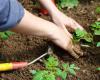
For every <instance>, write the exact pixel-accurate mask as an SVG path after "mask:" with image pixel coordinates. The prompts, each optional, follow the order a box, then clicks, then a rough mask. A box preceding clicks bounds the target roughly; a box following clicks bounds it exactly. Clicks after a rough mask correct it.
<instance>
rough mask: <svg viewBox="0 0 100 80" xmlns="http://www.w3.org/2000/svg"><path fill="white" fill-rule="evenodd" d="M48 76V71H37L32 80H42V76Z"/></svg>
mask: <svg viewBox="0 0 100 80" xmlns="http://www.w3.org/2000/svg"><path fill="white" fill-rule="evenodd" d="M47 74H48V71H45V70H44V71H37V73H36V74H35V75H34V77H33V80H44V76H45V75H47Z"/></svg>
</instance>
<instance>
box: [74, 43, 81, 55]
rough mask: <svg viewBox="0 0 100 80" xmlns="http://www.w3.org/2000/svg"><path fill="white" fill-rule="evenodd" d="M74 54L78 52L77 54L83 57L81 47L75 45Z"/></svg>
mask: <svg viewBox="0 0 100 80" xmlns="http://www.w3.org/2000/svg"><path fill="white" fill-rule="evenodd" d="M73 50H74V52H76V53H77V54H79V55H80V56H83V51H82V50H81V48H80V46H79V45H75V46H74V47H73Z"/></svg>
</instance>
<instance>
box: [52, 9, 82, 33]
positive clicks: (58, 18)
mask: <svg viewBox="0 0 100 80" xmlns="http://www.w3.org/2000/svg"><path fill="white" fill-rule="evenodd" d="M51 17H52V20H53V21H54V23H55V24H56V25H57V26H59V27H61V28H63V29H64V30H65V31H66V28H67V29H69V30H71V31H72V30H75V29H77V28H79V29H81V30H82V29H83V27H82V26H81V25H79V24H78V23H77V22H76V21H75V20H73V19H72V18H70V17H68V16H66V15H65V14H64V13H62V12H61V11H59V10H58V11H55V12H54V13H52V14H51ZM65 26H66V27H65Z"/></svg>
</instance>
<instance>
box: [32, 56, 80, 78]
mask: <svg viewBox="0 0 100 80" xmlns="http://www.w3.org/2000/svg"><path fill="white" fill-rule="evenodd" d="M44 66H45V70H31V73H32V74H33V75H34V76H33V80H66V78H67V75H68V74H71V75H74V76H75V75H76V72H75V70H79V68H78V67H76V66H75V64H71V65H69V64H65V63H63V64H61V63H60V62H59V60H58V59H57V58H55V57H53V56H50V57H49V58H48V59H47V60H44Z"/></svg>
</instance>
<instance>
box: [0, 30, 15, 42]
mask: <svg viewBox="0 0 100 80" xmlns="http://www.w3.org/2000/svg"><path fill="white" fill-rule="evenodd" d="M12 34H14V32H11V31H5V32H0V38H1V39H3V40H6V39H8V38H9V36H11V35H12Z"/></svg>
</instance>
